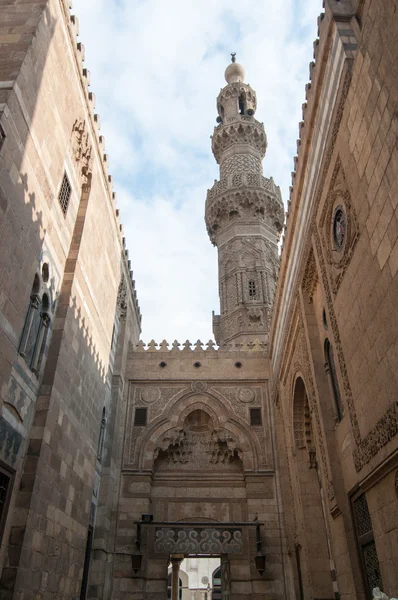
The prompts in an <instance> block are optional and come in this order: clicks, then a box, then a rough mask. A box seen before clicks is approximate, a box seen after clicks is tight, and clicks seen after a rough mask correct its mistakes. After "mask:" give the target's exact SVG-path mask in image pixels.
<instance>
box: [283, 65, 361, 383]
mask: <svg viewBox="0 0 398 600" xmlns="http://www.w3.org/2000/svg"><path fill="white" fill-rule="evenodd" d="M351 77H352V74H351V72H350V71H349V70H348V71H347V72H346V74H345V77H344V83H343V88H342V91H341V95H340V102H339V105H338V108H337V112H336V117H335V119H334V124H333V130H332V133H331V137H330V142H329V145H328V147H327V150H326V154H325V159H324V161H323V164H324V168H323V170H322V172H321V174H320V178H319V183H318V186H317V189H316V195H315V200H314V207H313V212H312V215H311V221H312V224H311V227H312V228H314V223H315V216H316V214H317V210H318V207H319V204H320V201H321V197H322V194H323V192H324V189H325V181H326V177H327V174H328V171H329V167H330V162H331V160H332V155H333V152H334V148H335V145H336V140H337V135H338V132H339V129H340V124H341V119H342V117H343V112H344V108H345V102H346V99H347V95H348V90H349V89H350V85H351ZM311 248H312V239H311V231H309V232H308V235H307V241H306V244H305V247H304V249H303V253H302V255H303V257H304V260H303V261H302V264H301V271H300V273H299V276H298V277H297V279H296V282H295V286H294V289H293V290H292V294H291V296H292V298H294V299H296V298H297V290H298V287H299V286H300V285H301V284H302V281H303V276H304V271H305V269H306V266H307V261H308V257H309V254H310V252H311ZM306 257H307V258H306ZM295 314H296V300H293V301H292V302H291V304H290V308H289V311H288V315H287V318H286V324H285V327H284V335H283V337H282V340H281V346H282V348H286V347H287V339H288V337H289V336H291V333H292V325H293V321H294V318H295ZM283 368H284V364H282V363H281V364H280V365H279V369H278V371H277V372H276V373H275V377H274V382H277V381H279V377H280V371H281V370H282V369H283Z"/></svg>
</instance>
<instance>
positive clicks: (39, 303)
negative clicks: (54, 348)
mask: <svg viewBox="0 0 398 600" xmlns="http://www.w3.org/2000/svg"><path fill="white" fill-rule="evenodd" d="M40 287H41V282H40V277H39V276H38V275H37V274H36V275H35V279H34V282H33V287H32V292H31V294H30V304H29V308H28V312H27V314H26V318H25V324H24V327H23V330H22V335H21V340H20V343H19V349H18V352H19V354H20V355H21V356H23V358H24V360H25V362H26V364H27V365H28V366H29V368H30V369H31V370H32V371H33V372H34V373H36V374H38V373H39V371H40V367H41V363H42V359H43V354H44V350H45V347H46V341H47V334H48V330H49V328H50V325H51V303H50V298H49V296H48V294H47V293H44V294H43V295H42V296H40Z"/></svg>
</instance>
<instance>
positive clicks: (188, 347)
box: [134, 340, 268, 354]
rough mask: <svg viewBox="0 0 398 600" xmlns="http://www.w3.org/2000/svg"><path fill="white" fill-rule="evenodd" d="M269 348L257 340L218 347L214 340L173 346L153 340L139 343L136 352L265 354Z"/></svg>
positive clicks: (164, 341)
mask: <svg viewBox="0 0 398 600" xmlns="http://www.w3.org/2000/svg"><path fill="white" fill-rule="evenodd" d="M267 347H268V344H267V342H260V341H259V340H255V341H254V342H251V341H248V342H243V343H239V344H235V343H234V342H233V341H232V342H230V343H228V344H223V345H221V346H217V344H215V343H214V342H213V340H209V341H208V342H207V343H203V342H201V341H200V340H197V341H196V342H194V343H192V342H190V341H189V340H186V341H185V342H184V343H182V344H181V343H180V342H178V341H177V340H174V342H173V343H172V344H169V342H167V341H166V340H163V341H162V342H160V343H159V344H158V343H157V342H155V340H151V341H150V342H148V344H145V342H143V341H142V340H140V341H139V342H138V344H137V345H136V347H135V348H134V352H147V353H148V352H149V353H151V352H156V353H159V352H176V353H184V352H187V353H189V354H192V353H196V352H264V351H265V350H266V349H267Z"/></svg>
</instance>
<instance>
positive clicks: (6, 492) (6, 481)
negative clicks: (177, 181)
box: [0, 465, 14, 543]
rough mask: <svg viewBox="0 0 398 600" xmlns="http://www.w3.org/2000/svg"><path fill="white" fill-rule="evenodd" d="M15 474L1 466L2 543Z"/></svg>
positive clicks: (0, 527)
mask: <svg viewBox="0 0 398 600" xmlns="http://www.w3.org/2000/svg"><path fill="white" fill-rule="evenodd" d="M13 477H14V476H13V474H12V473H10V472H9V471H8V470H6V469H4V468H3V467H2V466H1V465H0V543H1V538H2V536H3V532H4V527H5V524H6V519H7V512H8V506H9V503H10V497H11V488H12V481H13Z"/></svg>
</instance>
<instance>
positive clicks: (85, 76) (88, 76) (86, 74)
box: [83, 68, 90, 89]
mask: <svg viewBox="0 0 398 600" xmlns="http://www.w3.org/2000/svg"><path fill="white" fill-rule="evenodd" d="M83 77H84V79H85V81H86V89H87V87H88V86H89V85H90V71H89V70H88V69H86V68H83Z"/></svg>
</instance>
